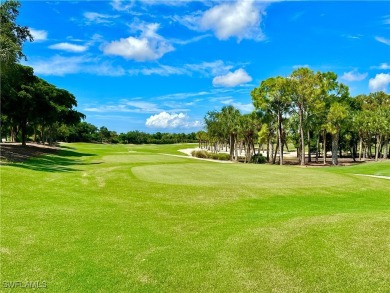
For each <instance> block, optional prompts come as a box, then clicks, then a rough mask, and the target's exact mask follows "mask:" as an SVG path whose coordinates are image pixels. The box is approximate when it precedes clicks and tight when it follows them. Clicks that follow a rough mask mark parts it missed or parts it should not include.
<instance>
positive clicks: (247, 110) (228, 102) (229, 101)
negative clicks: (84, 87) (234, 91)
mask: <svg viewBox="0 0 390 293" xmlns="http://www.w3.org/2000/svg"><path fill="white" fill-rule="evenodd" d="M221 103H222V104H224V105H232V106H233V107H235V108H237V109H238V110H240V111H241V112H244V113H250V112H252V111H253V110H254V109H255V107H254V106H253V103H248V104H243V103H241V102H234V100H233V99H232V98H231V97H228V98H227V99H226V100H222V101H221Z"/></svg>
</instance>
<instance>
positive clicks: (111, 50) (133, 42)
mask: <svg viewBox="0 0 390 293" xmlns="http://www.w3.org/2000/svg"><path fill="white" fill-rule="evenodd" d="M158 28H159V24H158V23H150V24H144V25H142V26H140V27H139V30H141V34H140V36H139V37H138V38H136V37H128V38H126V39H120V40H119V41H113V42H111V43H109V44H107V45H106V46H104V47H103V52H104V53H105V54H107V55H116V56H121V57H123V58H126V59H132V60H135V61H150V60H156V59H159V58H161V57H162V56H163V55H164V54H166V53H168V52H170V51H173V50H174V48H173V46H172V45H171V44H170V43H169V42H168V41H167V40H166V39H164V38H163V37H162V36H160V35H159V34H157V30H158Z"/></svg>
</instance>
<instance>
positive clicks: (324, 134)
mask: <svg viewBox="0 0 390 293" xmlns="http://www.w3.org/2000/svg"><path fill="white" fill-rule="evenodd" d="M323 136H324V138H323V148H324V150H323V152H324V165H326V129H324V132H323Z"/></svg>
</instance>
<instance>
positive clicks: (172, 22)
mask: <svg viewBox="0 0 390 293" xmlns="http://www.w3.org/2000/svg"><path fill="white" fill-rule="evenodd" d="M21 3H22V7H21V9H20V15H19V18H18V23H19V24H21V25H26V26H28V27H30V28H31V32H32V33H33V35H34V37H35V41H34V42H33V43H26V44H25V45H24V52H25V54H26V55H27V56H28V61H26V62H23V63H24V64H26V65H29V66H32V67H33V68H34V71H35V74H36V75H38V76H40V77H42V78H44V79H45V80H47V81H49V82H51V83H53V84H55V85H56V86H57V87H59V88H64V89H67V90H68V91H70V92H71V93H73V94H74V95H75V96H76V98H77V101H78V107H77V108H78V110H79V111H81V112H83V113H84V114H86V116H87V119H86V121H87V122H90V123H93V124H94V125H96V126H98V127H100V126H106V127H108V128H109V129H110V130H115V131H117V132H127V131H130V130H141V131H146V132H157V131H161V132H192V131H198V130H199V129H202V124H203V117H204V115H205V114H206V113H207V111H211V110H219V109H221V107H222V106H224V105H228V104H231V105H234V106H235V107H237V108H238V109H240V110H241V112H242V113H247V112H250V111H252V109H253V106H252V103H251V97H250V91H251V90H252V89H253V88H254V87H257V86H258V85H259V84H260V82H261V81H262V80H264V79H267V78H269V77H273V76H277V75H281V76H287V75H289V74H290V73H291V72H292V71H293V70H294V69H296V68H298V67H302V66H308V67H310V68H311V69H312V70H315V71H317V70H320V71H333V72H335V73H337V75H338V76H339V81H340V82H343V83H344V84H346V85H348V86H349V87H350V92H351V94H352V95H357V94H360V93H365V94H367V93H369V92H372V91H377V90H384V91H386V92H388V91H389V87H390V86H389V84H390V2H388V1H380V2H374V1H359V2H352V1H328V2H316V1H313V2H309V1H305V2H299V1H286V2H285V1H276V2H260V1H250V0H245V1H211V0H204V1H164V0H147V1H120V0H113V1H72V2H70V1H22V2H21Z"/></svg>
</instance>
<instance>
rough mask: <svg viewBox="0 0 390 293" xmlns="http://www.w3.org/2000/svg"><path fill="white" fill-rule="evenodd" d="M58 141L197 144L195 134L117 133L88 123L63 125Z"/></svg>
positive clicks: (57, 135) (59, 130)
mask: <svg viewBox="0 0 390 293" xmlns="http://www.w3.org/2000/svg"><path fill="white" fill-rule="evenodd" d="M56 140H57V141H64V142H92V143H113V144H115V143H122V144H172V143H190V142H197V141H198V140H197V136H196V133H195V132H191V133H188V134H186V133H166V132H156V133H146V132H142V131H138V130H134V131H128V132H126V133H119V134H118V133H117V132H116V131H111V130H109V129H108V128H107V127H105V126H102V127H100V128H98V127H96V126H95V125H93V124H91V123H88V122H85V121H83V122H80V123H77V124H75V125H70V126H66V125H62V127H60V128H59V129H58V131H57V133H56Z"/></svg>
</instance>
